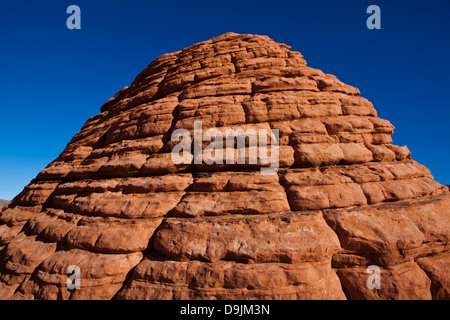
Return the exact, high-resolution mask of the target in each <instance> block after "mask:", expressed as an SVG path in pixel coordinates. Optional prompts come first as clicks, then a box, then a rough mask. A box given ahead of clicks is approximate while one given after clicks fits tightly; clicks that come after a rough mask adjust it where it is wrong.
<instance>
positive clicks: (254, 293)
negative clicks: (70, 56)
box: [0, 33, 450, 299]
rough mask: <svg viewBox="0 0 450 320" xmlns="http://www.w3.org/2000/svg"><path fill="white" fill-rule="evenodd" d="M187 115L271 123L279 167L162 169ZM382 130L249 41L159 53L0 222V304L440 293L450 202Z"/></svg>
mask: <svg viewBox="0 0 450 320" xmlns="http://www.w3.org/2000/svg"><path fill="white" fill-rule="evenodd" d="M197 120H198V121H202V124H203V130H206V129H208V128H214V127H219V128H220V129H224V128H236V127H247V128H266V129H278V130H279V132H280V170H279V171H278V173H277V174H275V175H261V173H260V170H259V167H258V165H253V166H250V167H248V166H247V167H244V166H239V165H236V164H229V165H214V166H208V165H205V164H195V163H192V162H191V163H187V164H182V165H176V164H174V163H173V162H172V160H171V157H170V151H171V148H172V147H173V142H171V141H170V136H171V133H172V132H173V131H174V130H175V129H179V128H184V129H188V130H192V128H194V121H197ZM393 129H394V127H393V126H392V125H391V124H390V123H389V121H386V120H382V119H380V118H378V117H377V115H376V111H375V109H374V107H373V106H372V104H371V103H370V102H369V101H367V100H366V99H364V98H362V97H361V96H360V95H359V90H358V89H357V88H354V87H352V86H349V85H346V84H344V83H342V82H340V81H339V80H338V79H337V78H336V77H335V76H333V75H329V74H324V73H323V72H322V71H320V70H317V69H313V68H310V67H307V66H306V62H305V60H303V57H302V55H301V54H300V53H298V52H294V51H291V48H290V47H289V46H287V45H284V44H279V43H275V42H274V41H272V40H271V39H269V38H268V37H265V36H254V35H239V34H234V33H228V34H225V35H222V36H219V37H216V38H214V39H211V40H208V41H205V42H202V43H199V44H195V45H193V46H191V47H189V48H186V49H184V50H182V51H179V52H175V53H171V54H166V55H163V56H161V57H159V58H158V59H156V60H155V61H153V62H152V63H151V64H150V65H149V66H147V67H146V68H145V69H144V70H143V71H142V72H141V73H140V74H139V75H138V76H137V77H136V79H135V81H134V82H133V83H132V84H131V85H130V87H126V88H124V89H122V90H121V91H120V92H119V93H117V94H116V96H114V97H113V98H112V99H110V100H109V101H108V102H107V103H106V104H105V105H103V106H102V108H101V113H100V114H98V115H96V116H94V117H92V118H91V119H89V120H88V121H87V122H86V124H85V125H84V126H83V128H82V129H81V131H80V132H79V133H78V134H76V135H75V136H74V137H73V139H72V140H71V141H70V143H69V144H68V145H67V147H66V149H65V150H64V151H63V152H62V153H61V155H60V156H59V157H58V158H57V159H56V160H55V161H53V162H52V163H51V164H49V166H48V167H47V168H46V169H44V170H43V171H42V172H40V173H39V175H38V176H37V177H36V179H34V180H33V181H32V182H31V183H30V184H29V185H28V186H26V187H25V189H24V191H23V192H22V193H21V194H19V195H18V196H17V197H16V198H15V199H14V200H13V201H12V203H11V204H10V205H9V206H8V207H7V208H4V209H3V210H2V211H0V250H1V252H0V298H1V299H112V298H116V299H345V298H349V299H431V298H436V299H449V298H450V276H449V272H448V270H449V265H450V253H449V237H450V221H449V214H448V210H449V209H448V208H449V207H450V195H449V194H450V193H449V190H448V188H447V187H445V186H442V185H440V184H439V183H437V182H436V181H434V180H433V177H432V176H431V175H430V172H429V171H428V170H427V169H426V168H425V167H424V166H422V165H420V164H418V163H417V162H415V161H414V160H411V154H410V152H409V151H408V149H407V148H406V146H404V147H399V146H396V145H393V144H392V140H391V135H392V133H393ZM71 265H76V266H78V267H79V268H80V271H81V279H82V287H81V289H80V290H71V291H69V290H68V289H67V287H66V281H67V274H66V270H67V267H68V266H71ZM370 265H377V266H378V267H379V268H380V271H381V278H380V281H381V288H380V289H378V290H376V289H374V290H371V289H369V288H368V286H367V281H368V277H369V276H370V274H368V273H367V267H368V266H370Z"/></svg>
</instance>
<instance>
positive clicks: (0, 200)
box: [0, 199, 9, 208]
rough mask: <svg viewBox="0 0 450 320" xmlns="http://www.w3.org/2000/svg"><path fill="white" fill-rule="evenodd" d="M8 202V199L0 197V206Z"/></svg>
mask: <svg viewBox="0 0 450 320" xmlns="http://www.w3.org/2000/svg"><path fill="white" fill-rule="evenodd" d="M8 203H9V201H8V200H3V199H0V208H3V207H4V206H6V205H7V204H8Z"/></svg>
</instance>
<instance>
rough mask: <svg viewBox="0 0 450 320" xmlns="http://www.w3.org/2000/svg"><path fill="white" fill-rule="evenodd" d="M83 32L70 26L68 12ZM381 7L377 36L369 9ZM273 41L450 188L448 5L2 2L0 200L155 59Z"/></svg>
mask: <svg viewBox="0 0 450 320" xmlns="http://www.w3.org/2000/svg"><path fill="white" fill-rule="evenodd" d="M72 4H75V5H78V6H79V7H80V8H81V27H82V29H81V30H69V29H67V27H66V20H67V18H68V17H69V15H68V14H67V13H66V9H67V7H68V6H69V5H72ZM371 4H376V5H378V6H379V7H380V8H381V30H369V29H368V28H367V27H366V20H367V18H368V17H369V15H368V14H367V13H366V9H367V7H368V6H369V5H371ZM226 32H238V33H252V34H263V35H268V36H269V37H271V38H272V39H274V40H275V41H277V42H283V43H286V44H288V45H290V46H292V48H293V49H294V50H296V51H300V52H301V53H302V54H303V55H304V57H305V59H306V60H307V62H308V65H309V66H311V67H315V68H319V69H321V70H323V71H324V72H326V73H331V74H334V75H336V76H337V77H338V78H339V79H340V80H341V81H343V82H345V83H348V84H350V85H353V86H356V87H358V88H359V89H360V91H361V95H362V96H363V97H365V98H368V99H369V100H370V101H372V102H373V104H374V105H375V108H376V109H377V111H378V115H379V116H380V117H381V118H384V119H388V120H390V121H391V122H392V124H394V126H395V127H396V131H395V134H394V136H393V139H394V143H395V144H397V145H405V144H406V145H407V146H408V147H409V149H410V150H411V151H412V154H413V159H415V160H416V161H418V162H420V163H422V164H424V165H426V166H427V167H428V168H429V169H430V170H431V172H432V174H433V176H434V177H435V179H436V180H438V181H439V182H441V183H444V184H450V169H449V166H448V163H449V160H448V159H450V149H449V147H450V135H449V129H450V126H449V122H450V121H449V116H450V94H449V87H450V76H449V75H450V60H449V58H450V37H449V34H450V1H449V0H427V1H402V0H396V1H378V0H377V1H376V0H371V1H366V0H346V1H336V0H330V1H325V0H323V1H311V0H310V1H302V0H295V1H284V0H276V1H265V0H257V1H253V0H247V1H246V0H228V1H213V0H209V1H195V0H194V1H144V0H126V1H125V0H108V1H106V0H89V1H85V0H70V1H65V0H58V1H54V0H39V1H31V0H29V1H22V0H14V1H12V0H1V2H0V95H1V98H0V117H1V126H0V198H3V199H7V200H10V199H12V198H13V197H14V196H15V195H16V194H18V193H19V192H20V191H21V190H22V189H23V187H24V186H25V185H26V184H27V183H28V182H29V181H30V180H31V179H33V178H34V177H35V176H36V175H37V174H38V173H39V171H40V170H42V169H43V168H45V167H46V165H47V164H48V163H50V162H51V161H52V160H53V159H55V158H56V157H57V156H58V154H59V153H60V152H61V151H62V150H63V149H64V148H65V146H66V144H67V143H68V142H69V140H70V139H71V137H72V136H73V135H74V134H76V133H77V132H78V131H79V130H80V128H81V126H82V125H83V124H84V122H85V121H86V120H87V119H88V118H89V117H91V116H93V115H95V114H97V113H99V112H100V106H101V105H102V104H103V103H104V102H105V101H106V100H108V99H109V98H110V97H112V96H113V95H114V94H115V93H116V92H117V91H118V90H120V89H121V88H122V87H124V86H126V85H129V84H130V83H131V82H132V81H133V79H134V77H135V76H136V75H137V74H138V73H139V72H140V71H141V70H142V69H143V68H144V67H145V66H146V65H148V64H149V63H150V62H151V61H152V60H153V59H155V58H156V57H158V56H160V55H161V54H164V53H167V52H173V51H177V50H181V49H183V48H185V47H187V46H189V45H191V44H194V43H197V42H200V41H203V40H207V39H210V38H212V37H214V36H217V35H220V34H223V33H226Z"/></svg>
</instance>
